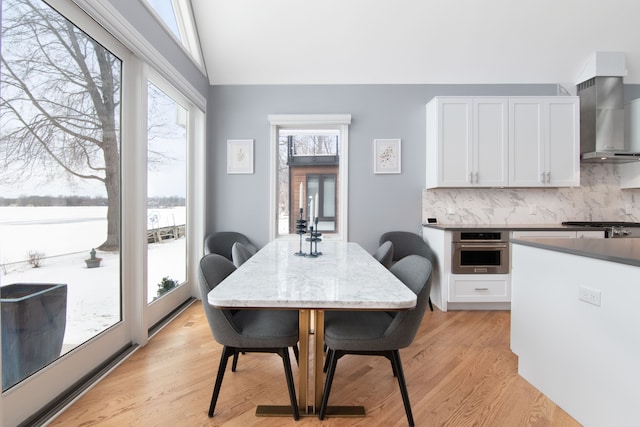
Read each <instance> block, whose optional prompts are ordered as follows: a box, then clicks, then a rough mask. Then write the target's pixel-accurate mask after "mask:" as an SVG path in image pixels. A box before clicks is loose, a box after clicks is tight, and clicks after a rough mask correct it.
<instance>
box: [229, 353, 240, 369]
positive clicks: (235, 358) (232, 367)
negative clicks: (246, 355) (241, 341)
mask: <svg viewBox="0 0 640 427" xmlns="http://www.w3.org/2000/svg"><path fill="white" fill-rule="evenodd" d="M239 354H240V352H239V351H237V350H236V351H234V352H233V362H231V372H235V371H236V367H237V366H238V355H239Z"/></svg>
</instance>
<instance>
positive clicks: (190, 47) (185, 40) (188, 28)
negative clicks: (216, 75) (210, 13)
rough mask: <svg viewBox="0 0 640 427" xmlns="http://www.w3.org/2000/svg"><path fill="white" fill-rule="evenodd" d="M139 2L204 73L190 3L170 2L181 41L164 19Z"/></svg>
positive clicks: (183, 1)
mask: <svg viewBox="0 0 640 427" xmlns="http://www.w3.org/2000/svg"><path fill="white" fill-rule="evenodd" d="M140 2H141V3H142V4H143V5H144V7H146V8H147V9H148V10H149V13H151V14H152V15H153V17H154V19H155V20H156V21H158V24H159V25H161V26H162V28H164V30H165V31H166V33H167V34H169V35H170V36H171V38H173V39H174V40H175V41H176V43H177V44H178V45H179V46H180V47H181V48H182V50H183V51H184V52H185V53H186V54H187V55H188V56H189V58H191V60H192V61H193V63H194V64H196V65H197V66H198V68H199V69H200V71H202V72H203V73H206V71H205V65H204V58H203V56H202V49H201V48H200V39H199V38H198V32H197V30H196V24H195V21H194V19H193V9H192V7H191V3H190V2H188V1H185V0H171V6H172V9H173V15H174V17H175V19H176V24H177V26H178V32H179V33H180V37H182V40H181V39H179V38H177V37H176V35H175V34H174V33H173V31H171V29H170V28H169V26H168V25H167V23H166V22H165V21H164V19H162V17H161V16H160V15H159V14H158V12H156V10H155V9H154V8H153V6H152V5H151V4H150V3H149V2H147V1H146V0H140Z"/></svg>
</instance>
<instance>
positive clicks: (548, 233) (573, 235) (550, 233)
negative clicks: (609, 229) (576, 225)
mask: <svg viewBox="0 0 640 427" xmlns="http://www.w3.org/2000/svg"><path fill="white" fill-rule="evenodd" d="M523 237H544V238H565V239H582V238H604V231H599V230H579V231H574V230H523V231H513V232H511V238H512V239H520V238H523Z"/></svg>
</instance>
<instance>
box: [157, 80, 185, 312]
mask: <svg viewBox="0 0 640 427" xmlns="http://www.w3.org/2000/svg"><path fill="white" fill-rule="evenodd" d="M187 120H188V114H187V110H186V109H185V108H184V107H182V106H181V105H180V104H178V102H176V101H175V100H174V99H173V98H172V97H170V96H169V95H167V94H166V93H165V92H164V91H162V90H161V89H159V88H158V87H157V86H156V85H154V84H153V83H151V82H150V83H149V85H148V115H147V124H148V125H147V135H148V143H147V230H148V231H147V302H152V301H154V300H156V299H157V298H160V297H162V296H163V295H165V294H167V293H169V292H171V291H172V290H173V289H174V288H176V287H177V286H179V285H181V284H183V283H185V281H186V278H187V239H186V235H187V234H186V228H187V132H186V126H187Z"/></svg>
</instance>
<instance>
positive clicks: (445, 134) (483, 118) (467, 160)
mask: <svg viewBox="0 0 640 427" xmlns="http://www.w3.org/2000/svg"><path fill="white" fill-rule="evenodd" d="M579 125H580V123H579V101H578V98H577V97H560V96H554V97H435V98H434V99H432V100H431V101H430V102H429V103H428V104H427V133H426V135H427V150H426V151H427V159H426V164H427V175H426V188H439V187H507V186H509V187H544V186H557V187H564V186H579V185H580V140H579Z"/></svg>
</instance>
